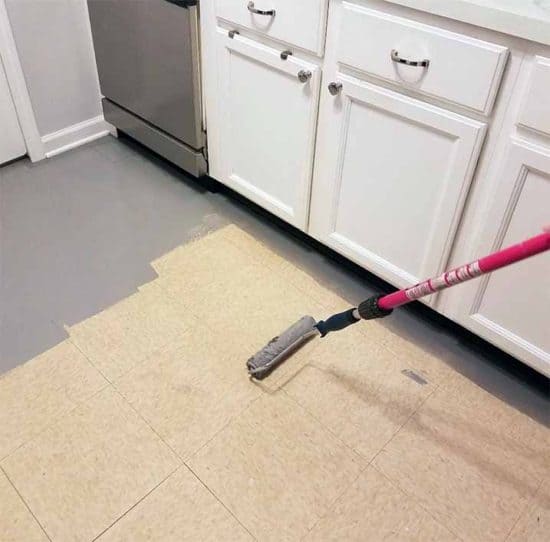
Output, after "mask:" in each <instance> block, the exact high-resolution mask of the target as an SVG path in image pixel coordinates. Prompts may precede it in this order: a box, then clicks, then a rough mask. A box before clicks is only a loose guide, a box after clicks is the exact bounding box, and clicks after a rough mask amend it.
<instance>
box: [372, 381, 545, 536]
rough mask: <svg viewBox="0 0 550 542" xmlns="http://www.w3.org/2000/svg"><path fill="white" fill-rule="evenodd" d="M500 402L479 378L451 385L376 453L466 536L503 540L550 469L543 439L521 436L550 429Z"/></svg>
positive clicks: (386, 468)
mask: <svg viewBox="0 0 550 542" xmlns="http://www.w3.org/2000/svg"><path fill="white" fill-rule="evenodd" d="M456 378H458V377H456ZM459 380H460V379H459ZM499 403H501V402H500V401H498V400H496V399H495V398H494V397H492V396H491V395H490V394H488V393H486V392H484V391H483V390H480V389H479V388H477V386H474V385H473V384H467V383H466V382H462V383H461V385H460V387H459V388H454V387H453V386H451V385H450V384H449V385H443V386H442V387H441V388H440V389H438V390H437V391H436V392H434V394H433V395H432V396H431V397H430V398H429V399H428V400H427V401H426V402H425V403H424V405H423V406H422V407H421V408H420V409H419V410H418V411H417V412H416V414H415V415H414V416H413V417H412V418H411V420H410V421H409V422H408V423H407V424H406V425H405V426H404V427H403V428H402V429H401V430H400V432H399V433H398V434H397V435H396V436H395V437H394V438H393V439H392V440H391V442H390V443H389V444H388V445H387V446H386V447H385V448H384V450H382V452H381V453H380V454H379V455H378V456H377V457H376V459H375V465H376V467H377V468H379V469H380V470H381V471H382V472H383V473H384V474H385V475H386V476H388V477H389V478H390V479H392V480H393V481H395V482H396V483H397V484H398V485H399V486H400V487H401V488H402V489H403V490H404V491H405V492H407V493H408V494H410V495H413V496H415V497H416V498H418V500H419V501H420V502H421V503H422V505H423V506H424V507H425V508H426V510H428V511H429V512H430V513H431V514H432V515H433V516H434V517H435V518H436V519H438V520H439V521H440V522H441V523H443V524H444V525H447V526H448V527H449V528H450V529H451V530H452V531H453V532H455V533H456V534H458V535H459V536H461V537H462V538H464V539H465V540H472V541H475V540H479V541H487V540H502V539H503V538H504V537H505V536H506V534H507V533H508V532H509V531H510V529H511V528H512V526H513V525H514V523H515V521H516V520H517V519H518V517H519V514H520V513H521V511H522V510H523V509H524V508H525V506H526V504H527V502H529V500H530V498H531V497H532V495H533V494H534V492H535V491H536V489H537V488H538V486H539V484H540V482H541V480H542V476H543V475H544V473H547V472H548V471H547V465H546V459H545V458H546V457H547V455H545V453H541V449H540V447H539V446H540V445H541V444H540V443H538V444H537V445H533V444H532V440H533V439H532V438H531V439H525V440H523V441H522V440H518V439H517V438H516V437H515V436H514V431H515V432H516V433H518V434H526V433H527V432H531V431H534V433H533V435H535V434H537V435H538V437H539V439H540V440H542V441H544V439H545V438H546V437H547V430H543V428H542V427H540V428H538V429H537V428H536V425H535V422H533V421H532V420H530V419H529V418H527V417H526V416H523V415H521V414H519V413H518V412H517V411H515V410H514V409H511V408H508V407H507V406H506V405H504V404H502V403H501V404H500V405H499ZM518 426H521V427H523V428H522V429H520V428H519V427H518ZM512 427H514V431H511V430H509V429H510V428H512ZM526 430H527V431H526ZM546 453H547V452H546Z"/></svg>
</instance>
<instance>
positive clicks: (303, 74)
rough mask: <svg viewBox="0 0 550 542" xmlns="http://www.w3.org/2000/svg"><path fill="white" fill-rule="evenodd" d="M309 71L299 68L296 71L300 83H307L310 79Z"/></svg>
mask: <svg viewBox="0 0 550 542" xmlns="http://www.w3.org/2000/svg"><path fill="white" fill-rule="evenodd" d="M311 75H312V74H311V72H310V71H309V70H300V71H299V72H298V79H299V80H300V83H307V82H308V81H309V80H310V79H311Z"/></svg>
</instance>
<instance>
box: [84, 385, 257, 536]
mask: <svg viewBox="0 0 550 542" xmlns="http://www.w3.org/2000/svg"><path fill="white" fill-rule="evenodd" d="M113 389H114V390H115V392H116V393H117V394H118V395H119V396H120V397H121V398H122V400H123V401H124V402H125V403H126V404H128V405H129V407H130V408H131V409H132V410H133V411H134V412H135V413H136V414H137V415H138V416H139V417H140V419H141V420H142V421H143V422H144V423H145V424H146V425H147V426H148V427H149V428H150V429H151V431H153V433H155V435H156V436H157V437H158V438H159V439H160V440H161V442H163V443H164V444H165V445H166V446H167V447H168V448H169V449H170V451H171V452H172V453H173V454H174V455H175V456H176V457H177V458H178V460H179V461H180V462H181V465H180V466H179V467H178V468H177V469H176V470H179V469H180V468H181V467H182V466H185V467H186V468H187V469H189V470H190V471H191V473H192V474H193V476H195V477H196V478H197V479H198V480H199V481H200V483H201V484H202V485H203V486H204V487H205V488H206V489H207V490H208V491H209V492H210V493H211V494H212V495H213V496H214V498H215V499H216V500H217V501H218V502H219V503H221V505H222V506H223V507H224V508H225V509H226V510H227V511H228V512H229V513H230V514H231V516H232V517H233V518H234V519H235V521H237V523H239V525H241V527H242V528H243V529H245V530H246V531H247V532H248V533H249V534H250V536H252V538H253V539H254V540H256V537H255V536H253V535H252V533H251V532H250V531H249V530H248V529H247V528H246V527H245V526H244V525H243V524H242V523H241V521H240V520H239V518H237V516H235V514H233V512H232V511H231V510H229V508H228V507H227V506H226V505H225V503H224V502H223V501H222V500H221V499H220V498H219V497H218V496H217V495H216V494H215V493H214V492H213V491H212V490H211V489H210V487H208V486H207V485H206V483H205V482H204V481H203V480H201V478H200V477H199V476H198V475H197V474H196V473H195V471H194V470H193V469H192V468H191V467H190V465H189V464H188V461H189V460H190V459H191V457H193V456H195V455H196V454H197V453H198V452H199V450H202V448H204V446H206V444H208V443H210V442H211V441H212V440H213V439H214V438H215V437H216V436H218V434H219V433H220V432H221V431H223V430H224V429H225V428H226V427H227V426H228V425H229V424H230V423H231V422H232V421H233V420H234V419H235V417H236V416H238V415H240V414H242V412H244V410H246V408H248V407H249V406H250V405H251V404H252V403H254V402H255V401H257V400H258V399H259V398H260V397H261V396H260V397H256V399H254V400H253V401H251V402H250V403H249V404H248V405H247V406H246V407H244V408H243V409H242V410H241V411H240V412H239V414H237V415H235V416H233V417H232V418H231V420H229V421H228V422H227V423H226V424H225V425H224V426H223V428H222V429H220V430H219V431H218V432H217V433H216V435H214V437H212V438H211V439H210V440H209V441H208V442H207V443H205V444H204V445H203V446H201V447H200V448H199V449H198V450H197V451H196V452H193V454H192V455H191V456H190V458H189V459H187V460H185V459H184V458H183V457H182V456H181V455H180V454H179V453H178V452H177V451H176V450H175V449H174V448H172V446H171V445H170V444H168V442H166V440H164V439H163V438H162V437H161V436H160V435H159V433H158V432H157V431H156V429H155V428H154V427H153V426H152V425H151V424H150V423H149V422H148V421H147V420H146V419H145V418H144V417H143V416H142V415H141V413H140V412H139V411H138V410H137V409H136V408H135V407H134V406H133V405H132V404H131V403H130V402H129V401H128V400H127V399H126V398H125V397H124V396H123V395H122V394H121V393H120V392H119V391H118V390H117V389H116V388H114V386H113ZM176 470H174V471H172V472H171V473H170V474H169V475H168V476H167V477H166V478H165V480H166V479H167V478H169V477H170V476H172V474H173V473H174V472H176ZM163 481H164V480H163ZM161 483H162V482H161ZM159 485H160V484H159ZM156 487H158V485H157V486H156ZM156 487H155V489H156ZM144 498H145V497H144ZM141 500H143V499H141ZM136 504H137V503H136ZM134 506H135V505H134ZM132 508H133V507H132ZM128 511H129V510H128ZM121 517H122V516H121ZM119 519H120V518H119ZM117 521H118V520H117ZM102 534H103V533H102ZM96 539H97V537H96V538H95V539H94V540H96ZM92 542H94V541H92Z"/></svg>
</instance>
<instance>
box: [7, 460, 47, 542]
mask: <svg viewBox="0 0 550 542" xmlns="http://www.w3.org/2000/svg"><path fill="white" fill-rule="evenodd" d="M0 471H1V472H3V473H4V476H5V477H6V479H7V480H8V482H9V483H10V485H11V486H12V487H13V489H14V491H15V492H16V493H17V495H18V496H19V498H20V499H21V502H22V503H23V504H24V505H25V508H26V509H27V510H28V511H29V513H30V515H31V516H32V517H33V518H34V520H35V521H36V523H37V524H38V526H39V527H40V529H41V530H42V532H43V533H44V535H45V536H46V538H47V539H48V540H50V541H51V540H52V539H51V538H50V536H49V535H48V533H47V532H46V529H45V528H44V526H43V525H42V523H40V521H39V520H38V518H37V517H36V516H35V515H34V512H33V511H32V510H31V507H30V506H29V505H28V503H27V501H26V500H25V499H24V498H23V495H21V493H20V492H19V490H18V489H17V487H16V485H15V484H14V483H13V481H12V479H11V478H10V477H9V476H8V473H7V472H6V470H5V469H4V467H2V465H0Z"/></svg>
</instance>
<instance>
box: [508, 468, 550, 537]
mask: <svg viewBox="0 0 550 542" xmlns="http://www.w3.org/2000/svg"><path fill="white" fill-rule="evenodd" d="M549 533H550V479H547V480H546V481H545V482H543V484H542V485H541V487H540V488H539V490H538V491H537V494H536V495H535V497H534V498H533V500H532V502H531V503H529V505H528V507H527V509H526V510H525V512H524V513H523V514H522V516H521V518H520V519H519V521H518V522H517V523H516V525H515V526H514V528H513V529H512V532H511V533H510V536H509V537H508V538H507V539H506V542H547V540H548V534H549Z"/></svg>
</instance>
